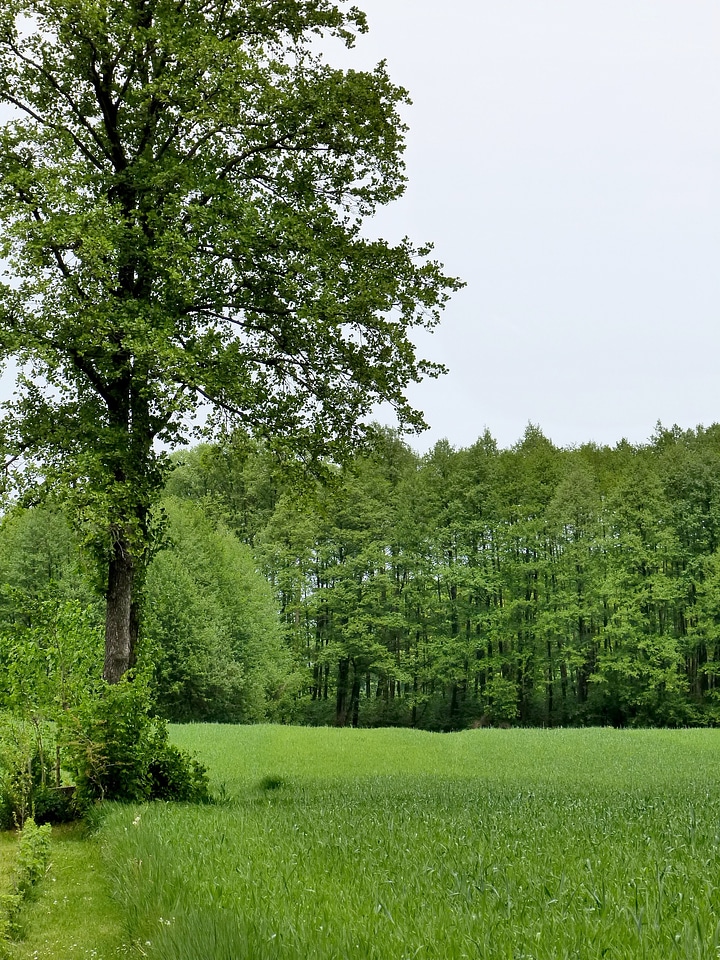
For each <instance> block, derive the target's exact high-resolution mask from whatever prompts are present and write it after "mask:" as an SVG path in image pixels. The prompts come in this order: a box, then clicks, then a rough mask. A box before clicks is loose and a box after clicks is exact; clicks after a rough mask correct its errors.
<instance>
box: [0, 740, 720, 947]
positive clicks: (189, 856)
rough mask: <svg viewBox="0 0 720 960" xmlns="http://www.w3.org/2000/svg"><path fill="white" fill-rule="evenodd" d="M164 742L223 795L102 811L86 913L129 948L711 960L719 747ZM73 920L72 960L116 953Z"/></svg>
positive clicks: (717, 925)
mask: <svg viewBox="0 0 720 960" xmlns="http://www.w3.org/2000/svg"><path fill="white" fill-rule="evenodd" d="M173 738H174V739H175V741H176V742H178V743H179V744H181V745H182V746H185V747H188V748H190V749H193V750H195V751H197V753H198V754H199V755H200V756H201V758H203V759H204V760H206V761H207V762H208V763H209V765H210V768H211V773H212V776H213V779H214V783H215V786H216V788H217V789H219V790H220V792H221V793H222V794H223V796H224V797H225V798H226V799H225V801H224V802H223V803H221V804H219V805H216V806H210V807H190V806H188V807H183V806H170V805H165V804H154V805H150V806H145V807H131V808H120V807H114V808H111V809H110V811H109V813H108V816H107V817H106V818H105V820H104V822H103V825H102V829H101V833H100V841H101V846H102V851H103V854H104V868H103V869H104V871H105V878H106V881H107V882H108V883H109V886H110V890H111V892H112V893H113V894H114V897H115V906H114V907H112V909H111V908H110V904H109V901H107V905H106V907H102V909H101V910H100V913H101V914H102V910H110V913H108V915H107V917H108V923H109V922H110V920H112V919H114V922H115V923H116V924H117V918H118V916H122V917H123V922H124V930H123V936H124V940H125V943H126V946H127V950H128V953H130V954H132V955H135V956H146V957H148V958H151V960H242V958H253V960H265V958H268V960H269V958H280V960H301V958H302V960H306V958H313V960H361V958H363V960H364V958H374V960H405V958H407V960H409V958H419V960H425V958H427V960H430V958H432V960H440V958H443V960H445V958H447V960H454V958H465V957H467V958H487V960H506V958H507V960H551V958H552V960H563V958H578V960H595V958H598V960H599V958H613V960H635V958H638V960H639V958H643V960H660V958H693V960H703V958H713V960H718V958H719V957H720V732H715V731H708V730H693V731H615V730H609V729H608V730H554V731H530V730H478V731H469V732H467V733H461V734H428V733H420V732H415V731H409V730H374V731H357V730H328V729H300V728H281V727H267V726H263V727H227V726H188V727H176V728H173ZM88 843H89V841H88ZM93 849H94V850H95V855H97V852H98V851H97V847H96V846H94V847H93ZM46 885H47V882H46ZM46 897H47V895H46V894H44V893H43V892H42V891H41V897H40V901H39V903H38V905H37V908H35V909H36V910H37V911H40V913H41V912H42V910H43V903H44V902H45V900H46ZM98 909H100V904H99V905H98ZM112 910H114V911H115V913H114V914H113V913H112ZM78 913H79V914H81V913H82V911H78ZM46 914H47V910H46ZM96 922H97V910H96ZM78 924H79V925H80V926H79V929H78V931H77V936H76V937H75V941H74V942H75V943H77V944H82V945H84V949H85V950H86V951H87V952H82V953H79V952H78V953H77V954H72V955H73V956H74V955H77V956H83V957H85V956H87V957H90V956H96V957H98V958H100V957H103V958H104V956H110V955H111V953H110V945H111V942H113V943H115V946H114V947H113V948H112V949H113V951H116V950H117V949H118V946H117V942H115V941H112V937H111V936H110V934H109V933H108V940H107V944H108V947H107V951H106V953H103V952H102V950H97V949H96V952H95V953H94V954H93V953H91V952H90V949H89V948H90V946H91V941H90V940H88V936H91V934H89V933H88V932H84V931H83V927H82V918H81V917H79V919H78ZM28 936H29V938H32V936H33V924H32V923H31V922H29V923H28ZM30 942H31V940H29V941H28V943H30ZM37 942H38V941H37V940H36V941H35V943H37ZM44 943H45V944H46V948H45V952H43V950H42V949H38V948H37V947H35V948H34V949H35V952H34V953H33V952H17V953H14V954H13V956H18V957H23V960H24V958H25V957H28V958H30V957H33V958H37V960H55V958H58V960H59V958H61V957H63V956H64V954H63V953H62V952H60V951H59V950H58V952H53V949H52V948H51V947H50V946H47V945H49V944H51V943H52V930H49V929H48V930H46V931H45V934H44ZM112 955H116V953H115V952H113V953H112Z"/></svg>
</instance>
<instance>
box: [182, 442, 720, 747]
mask: <svg viewBox="0 0 720 960" xmlns="http://www.w3.org/2000/svg"><path fill="white" fill-rule="evenodd" d="M170 482H171V488H172V489H173V490H174V491H175V492H176V494H177V495H179V496H182V497H186V498H190V499H192V500H194V501H196V502H202V503H203V504H204V505H205V509H206V510H208V511H209V512H210V513H211V514H213V515H214V516H216V517H217V518H219V519H222V520H223V521H224V522H225V523H226V524H227V525H228V526H229V527H231V528H232V529H233V530H234V531H235V533H236V534H237V536H238V537H240V538H241V539H242V540H244V541H245V542H246V543H247V544H249V545H250V546H252V548H253V549H254V551H255V555H256V557H257V560H258V563H259V564H260V566H261V569H262V570H263V572H264V573H265V575H266V577H267V579H268V580H269V582H270V583H271V585H272V587H273V589H274V591H275V595H276V597H277V600H278V605H279V608H280V611H281V618H282V624H283V628H284V631H285V636H286V640H287V644H288V646H289V648H290V650H291V651H292V653H293V655H294V657H295V658H296V664H298V666H297V668H296V676H295V682H296V683H297V682H299V684H300V685H299V687H298V689H297V692H296V701H295V702H296V709H295V713H294V718H296V719H301V720H303V721H312V722H324V723H325V722H327V723H336V724H340V725H344V724H386V723H391V724H412V725H416V726H422V727H429V728H432V729H455V728H458V727H465V726H470V725H484V724H505V723H521V724H538V725H539V724H548V725H558V724H615V725H628V724H633V725H648V724H659V725H684V724H698V723H702V724H708V723H715V722H716V721H717V719H718V717H719V716H720V704H719V702H718V676H719V674H720V665H719V663H718V660H719V654H720V651H719V649H718V635H719V631H720V554H719V553H718V545H719V544H720V426H718V425H713V426H711V427H709V428H707V429H705V428H702V427H699V428H697V429H696V430H689V431H682V430H680V429H679V428H677V427H674V428H672V429H665V428H663V427H661V426H660V425H658V428H657V430H656V432H655V435H654V436H653V437H652V439H651V440H650V441H649V442H648V443H647V444H643V445H632V444H630V443H628V442H626V441H623V442H621V443H619V444H617V445H616V446H615V447H607V446H597V445H594V444H584V445H582V446H580V447H577V448H574V449H560V448H558V447H555V446H554V445H553V444H552V443H551V442H550V440H548V439H547V438H546V437H545V436H544V435H543V433H542V431H541V430H540V429H539V428H538V427H536V426H533V425H529V426H528V427H527V429H526V431H525V434H524V436H523V437H522V439H521V440H520V441H519V442H518V443H517V444H516V445H515V446H513V447H512V448H510V449H506V450H502V449H498V446H497V444H496V442H495V441H494V440H493V438H492V437H491V436H490V434H489V433H487V432H486V433H485V434H484V435H483V436H482V437H481V438H480V439H479V440H478V441H477V442H476V443H475V444H473V445H472V446H471V447H469V448H467V449H454V448H453V447H452V446H451V445H450V444H448V443H447V442H440V443H438V444H437V445H436V446H435V447H434V449H433V450H432V451H431V452H430V453H428V454H427V455H425V456H420V455H418V454H416V453H414V452H413V451H412V450H411V449H410V448H409V447H408V446H407V445H406V444H405V443H404V442H402V440H400V439H399V438H398V437H397V436H395V435H393V434H392V433H385V434H383V435H381V436H380V438H379V440H378V443H377V445H376V447H375V449H374V450H372V451H370V452H365V453H363V454H362V455H358V456H357V457H356V458H355V459H354V461H353V462H352V464H350V466H349V467H348V468H347V469H346V470H344V471H342V472H340V471H338V474H337V476H336V477H335V478H334V482H331V483H330V484H329V485H326V486H324V487H321V488H318V489H315V490H314V491H313V492H312V493H311V494H307V495H305V496H304V497H299V496H298V494H297V491H296V490H295V489H294V488H293V487H289V486H286V485H283V481H282V479H278V477H277V475H276V474H273V471H272V469H271V467H270V465H269V461H268V460H267V458H264V455H263V453H262V451H261V450H259V449H258V448H255V449H254V450H252V451H251V450H250V448H249V447H248V445H247V444H246V443H240V444H237V445H235V446H233V445H229V446H226V447H205V448H199V449H196V450H194V451H192V452H191V453H189V454H188V455H186V456H185V457H184V459H183V460H182V462H181V463H180V464H179V465H178V467H177V469H176V471H175V473H174V475H173V477H172V479H171V481H170ZM297 671H299V672H297Z"/></svg>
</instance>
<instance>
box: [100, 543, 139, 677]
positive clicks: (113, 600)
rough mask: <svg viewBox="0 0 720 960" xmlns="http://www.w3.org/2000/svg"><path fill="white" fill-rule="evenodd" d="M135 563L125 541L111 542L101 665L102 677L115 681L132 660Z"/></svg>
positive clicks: (135, 627)
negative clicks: (103, 649) (102, 665)
mask: <svg viewBox="0 0 720 960" xmlns="http://www.w3.org/2000/svg"><path fill="white" fill-rule="evenodd" d="M134 582H135V564H134V562H133V557H132V553H131V551H130V547H129V544H128V543H127V541H125V540H123V539H122V538H120V539H118V540H116V541H115V543H114V544H113V550H112V556H111V557H110V565H109V569H108V590H107V606H106V612H105V666H104V668H103V677H104V678H105V680H106V681H107V682H108V683H117V682H118V681H119V680H120V679H121V677H122V676H123V674H124V673H126V672H127V671H128V670H129V669H130V667H131V666H132V663H133V658H134V647H135V642H134V641H135V636H134V634H136V633H137V616H136V612H135V609H134V605H133V586H134Z"/></svg>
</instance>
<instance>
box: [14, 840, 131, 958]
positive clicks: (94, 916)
mask: <svg viewBox="0 0 720 960" xmlns="http://www.w3.org/2000/svg"><path fill="white" fill-rule="evenodd" d="M13 844H14V835H13V834H11V833H5V834H0V858H2V857H3V853H4V852H5V851H6V850H8V849H9V848H11V847H12V846H13ZM0 862H2V863H3V865H5V863H7V864H8V866H9V865H10V863H9V858H8V859H7V860H5V859H3V860H0ZM21 922H22V926H23V937H22V938H21V939H20V940H18V941H17V942H14V943H9V944H7V945H6V950H7V955H8V957H9V958H11V960H115V958H117V957H121V956H130V955H131V954H130V952H129V951H128V950H127V949H126V948H125V947H123V945H122V940H121V936H122V929H123V927H122V917H121V914H120V909H119V906H118V904H117V903H116V902H114V901H113V900H112V899H111V898H110V895H109V893H108V888H107V883H106V879H105V869H104V865H103V862H102V857H101V851H100V847H99V844H98V843H97V841H95V840H93V839H92V838H89V837H88V835H87V831H86V829H85V828H84V827H83V826H80V825H73V826H63V827H54V828H53V835H52V858H51V862H50V869H49V870H48V873H47V876H46V877H45V879H44V880H42V881H41V882H40V884H39V885H38V887H37V889H36V890H35V891H34V893H33V895H32V898H31V900H30V901H29V902H28V903H27V904H26V905H25V907H24V908H23V913H22V915H21ZM133 955H134V956H137V954H133ZM0 956H2V954H1V952H0Z"/></svg>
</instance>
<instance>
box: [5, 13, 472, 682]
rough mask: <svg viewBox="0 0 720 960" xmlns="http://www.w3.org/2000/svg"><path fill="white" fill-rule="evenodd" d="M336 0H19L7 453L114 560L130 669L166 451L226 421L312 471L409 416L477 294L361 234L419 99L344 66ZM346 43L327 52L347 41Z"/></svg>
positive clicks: (110, 565) (113, 657)
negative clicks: (406, 108) (409, 106)
mask: <svg viewBox="0 0 720 960" xmlns="http://www.w3.org/2000/svg"><path fill="white" fill-rule="evenodd" d="M365 30H366V22H365V17H364V15H363V14H362V13H361V12H359V11H358V10H357V9H356V8H354V7H351V8H347V7H346V6H345V4H343V3H332V2H328V0H250V2H248V0H180V2H177V0H172V2H171V0H72V2H67V0H1V2H0V103H2V105H3V106H4V108H5V109H6V110H9V111H10V112H11V117H10V119H9V120H7V121H6V122H5V123H4V124H3V125H2V127H1V128H0V255H1V256H2V258H3V261H4V263H5V264H6V267H5V271H4V273H5V278H4V280H3V282H2V285H0V351H1V352H2V357H3V358H5V359H7V358H10V357H13V358H14V359H15V360H16V362H17V363H18V364H19V369H20V376H19V392H18V394H17V396H16V399H15V400H14V401H13V402H12V403H10V404H8V405H7V416H6V418H5V421H4V424H3V441H4V445H5V448H6V453H7V460H8V463H10V462H12V463H15V464H16V465H19V466H20V467H21V469H22V475H23V479H24V481H25V482H28V480H34V481H36V482H38V481H39V482H41V483H42V484H45V485H48V486H52V485H57V484H60V485H63V486H64V487H65V488H66V489H67V490H68V491H69V492H70V495H71V496H72V498H73V500H74V502H75V505H76V507H77V508H78V511H79V513H78V515H79V516H80V517H81V518H82V519H83V520H84V521H86V522H85V524H84V527H85V529H86V532H87V534H88V539H89V540H91V541H92V542H93V543H94V545H95V548H96V552H97V554H98V556H99V557H100V560H101V565H104V568H105V569H106V571H107V581H106V582H107V586H106V591H105V592H106V597H107V617H106V656H105V668H104V672H105V677H106V679H108V680H110V681H114V680H117V679H118V678H119V677H120V676H121V675H122V674H123V673H124V672H125V670H126V669H127V668H128V666H130V665H131V664H132V662H133V647H134V643H135V639H136V636H137V624H138V610H137V597H138V595H139V593H140V591H141V589H142V582H143V576H144V570H145V568H146V565H147V560H148V550H149V547H150V544H151V542H152V530H151V525H150V507H151V505H152V503H153V502H154V501H155V500H156V499H157V496H158V494H159V491H160V489H161V486H162V480H163V466H164V455H163V453H162V452H161V447H159V446H158V442H159V441H161V442H163V443H164V444H174V443H177V442H179V441H182V440H185V439H186V438H187V437H188V435H189V434H190V433H191V431H192V429H193V418H194V417H195V416H196V415H197V414H198V413H202V414H203V415H204V414H205V413H206V412H207V411H208V410H209V411H211V414H210V416H209V419H208V421H207V424H208V429H213V428H222V426H223V424H224V423H225V422H227V420H228V419H229V420H231V421H232V422H233V423H234V424H240V425H242V426H243V427H244V428H245V429H246V430H247V431H248V432H250V433H251V434H255V435H261V436H265V437H268V438H270V439H272V440H273V441H274V442H277V441H278V440H279V438H283V439H284V440H285V441H286V442H288V443H292V444H293V445H294V449H295V450H297V451H300V452H301V453H302V455H303V456H304V457H312V456H317V455H319V454H328V453H333V452H335V451H337V449H338V448H340V447H345V446H346V445H347V444H348V443H352V442H354V441H355V440H357V439H358V438H359V437H361V436H362V435H363V433H364V431H365V429H366V424H367V419H368V416H369V414H370V413H371V411H372V409H373V408H374V406H375V405H376V403H377V402H379V401H387V402H389V403H390V404H392V405H393V406H394V408H395V409H396V411H397V413H398V415H399V418H400V421H401V422H402V423H405V424H407V425H409V426H410V427H417V426H419V425H420V424H421V423H422V417H421V414H420V413H419V412H418V411H416V410H413V409H412V408H411V407H410V405H409V404H408V402H407V400H406V398H405V391H406V388H407V386H408V384H409V383H410V382H411V381H413V380H417V379H419V378H421V377H422V376H424V375H436V374H437V373H439V372H440V367H439V366H438V365H436V364H433V363H431V362H427V361H425V360H422V359H421V358H419V357H418V356H417V355H416V352H415V348H414V346H413V343H412V339H411V333H412V330H413V328H415V327H418V326H422V327H432V326H433V325H434V324H435V323H436V322H437V320H438V318H439V311H440V309H441V308H442V305H443V304H444V302H445V300H446V299H447V296H448V295H449V294H450V292H451V291H452V290H454V289H456V288H457V287H458V283H457V281H455V280H454V279H452V278H449V277H447V276H445V275H444V274H443V272H442V269H441V267H440V265H439V264H437V263H436V262H435V261H433V260H432V259H430V258H429V252H430V251H429V248H428V247H420V248H418V247H416V246H414V245H413V244H412V243H411V242H410V241H409V240H405V241H403V242H401V243H399V244H396V245H391V244H389V243H387V242H385V241H382V240H373V239H371V238H369V237H368V235H367V233H366V232H364V230H363V224H364V221H365V220H366V219H367V218H368V217H369V216H370V215H371V214H372V213H373V211H374V210H375V209H376V208H377V207H378V205H382V204H386V203H388V202H390V201H392V200H393V199H395V198H396V197H398V196H399V195H400V194H401V193H402V191H403V189H404V185H405V178H404V172H403V163H402V152H403V146H404V142H403V138H404V131H405V128H404V126H403V124H402V122H401V120H400V117H399V114H398V110H399V108H400V107H401V106H402V105H403V104H404V103H405V102H406V101H407V93H406V91H405V90H403V89H402V88H400V87H398V86H396V85H394V84H393V83H392V82H391V80H390V78H389V76H388V73H387V71H386V69H385V66H384V65H383V64H379V65H378V66H377V67H376V68H375V70H373V71H371V72H360V71H355V70H341V69H337V68H335V67H333V66H332V65H330V64H329V63H328V62H326V58H324V57H323V56H322V55H321V54H320V53H318V49H319V45H318V44H317V43H316V40H317V38H318V36H325V37H328V36H329V37H334V38H336V39H337V40H339V41H340V42H342V43H344V44H346V45H348V46H351V45H352V43H353V41H354V38H355V36H356V35H357V34H358V33H360V32H364V31H365ZM326 46H327V44H323V48H325V47H326Z"/></svg>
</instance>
